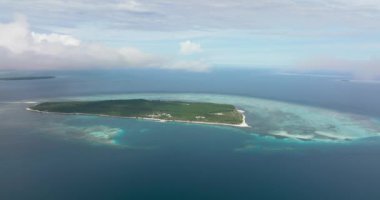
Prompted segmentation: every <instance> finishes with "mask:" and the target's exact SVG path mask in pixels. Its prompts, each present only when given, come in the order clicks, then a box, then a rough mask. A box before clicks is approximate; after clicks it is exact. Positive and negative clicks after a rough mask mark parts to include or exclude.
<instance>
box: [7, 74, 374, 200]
mask: <svg viewBox="0 0 380 200" xmlns="http://www.w3.org/2000/svg"><path fill="white" fill-rule="evenodd" d="M15 75H17V76H21V75H22V76H25V75H39V76H40V75H54V76H56V78H55V79H45V80H22V81H0V199H1V200H3V199H4V200H8V199H9V200H18V199H28V200H29V199H36V200H43V199H58V200H61V199H62V200H69V199H70V200H76V199H92V200H97V199H124V200H125V199H130V200H139V199H155V200H156V199H165V200H169V199H175V200H180V199H183V200H203V199H219V200H227V199H228V200H230V199H231V200H252V199H258V200H266V199H276V200H277V199H281V200H283V199H289V200H298V199H302V200H304V199H307V200H314V199H315V200H330V199H331V200H340V199H342V200H350V199H353V200H372V199H373V200H379V199H380V170H379V169H380V131H379V130H380V129H379V127H378V122H379V118H380V103H379V102H380V84H378V83H376V82H356V81H347V80H348V79H349V78H350V77H346V76H344V75H336V76H313V75H294V74H279V73H275V72H271V71H265V70H243V69H239V70H232V69H229V70H228V69H220V70H214V71H211V72H206V73H194V72H182V71H163V70H151V69H146V70H145V69H139V70H137V69H130V70H93V71H35V72H17V71H13V72H1V73H0V76H15ZM130 94H132V95H134V96H137V97H138V96H139V94H141V96H142V97H146V96H147V94H149V95H153V97H156V96H157V97H160V96H165V95H169V96H171V98H173V96H174V97H175V96H178V98H185V97H186V98H188V97H191V98H195V97H196V98H198V96H197V95H199V98H204V99H206V100H207V99H209V100H210V101H212V100H213V98H216V97H218V98H219V100H220V101H223V100H224V99H226V101H227V100H228V101H231V102H233V101H236V104H237V105H238V106H240V105H241V106H242V107H243V108H245V107H244V106H245V105H246V104H247V102H248V103H250V102H252V104H255V103H256V102H257V103H262V105H263V106H265V107H261V108H260V109H262V110H260V112H265V111H268V113H270V116H269V114H268V116H264V117H263V116H262V115H260V114H258V113H257V112H254V111H255V107H254V106H255V105H253V107H252V108H251V107H249V108H251V109H252V112H247V122H248V123H249V124H250V125H252V126H253V127H252V129H244V128H234V127H222V126H212V125H196V124H185V123H176V122H168V123H159V122H154V121H144V120H135V119H122V118H107V117H96V116H68V115H67V116H62V115H55V114H40V113H33V112H29V111H26V110H25V108H26V107H27V106H28V104H27V103H25V102H27V101H43V100H51V99H53V100H54V99H66V98H69V99H70V98H91V97H92V98H99V97H101V98H108V97H112V98H121V97H123V96H122V95H127V96H128V95H130ZM149 95H148V96H149ZM154 95H156V96H154ZM213 95H216V97H215V96H213ZM218 95H222V96H218ZM235 99H236V100H235ZM255 99H259V100H255ZM272 101H273V106H272ZM276 102H279V103H276ZM247 105H248V104H247ZM276 106H277V107H276ZM298 106H300V107H298ZM272 107H276V108H277V109H280V108H282V107H284V109H285V110H286V111H284V110H281V112H280V111H279V110H271V108H272ZM285 107H286V108H285ZM247 108H248V107H247ZM309 108H310V109H311V110H312V111H315V112H317V113H318V114H315V113H313V112H312V111H310V113H308V112H309ZM319 112H320V113H319ZM289 113H291V114H289ZM340 113H343V114H340ZM314 114H315V115H314ZM260 117H262V118H260ZM303 117H304V118H303ZM330 118H331V120H330ZM268 119H269V121H271V120H273V121H274V123H269V122H267V121H268ZM285 119H286V120H285ZM335 119H337V120H336V121H334V120H335ZM260 120H261V121H260ZM292 120H293V121H294V120H298V121H297V122H296V123H293V122H292ZM300 120H301V121H300ZM284 121H285V122H284ZM329 121H333V122H331V123H332V124H328V125H329V127H324V125H325V124H327V122H329ZM311 122H312V123H311ZM279 123H281V126H279V125H278V124H279ZM300 123H301V124H302V123H305V124H307V123H310V124H309V125H308V126H306V125H305V127H304V126H300ZM263 124H265V126H264V125H263ZM352 124H354V125H352ZM272 126H276V128H277V129H279V130H285V131H289V130H294V131H295V132H297V131H301V132H297V134H294V136H295V138H291V137H283V136H284V135H280V136H275V135H269V134H267V132H268V133H269V132H270V133H272V132H273V130H274V129H273V127H272ZM330 126H334V127H333V128H331V127H330ZM257 127H260V128H257ZM315 127H317V128H315ZM347 127H348V128H347ZM318 128H323V131H320V130H314V129H318ZM297 129H303V130H297ZM309 129H313V130H309ZM325 130H331V131H335V132H333V133H334V134H335V135H334V136H333V137H332V136H330V135H331V134H330V133H329V134H327V133H325V132H324V131H325ZM367 130H368V131H369V132H368V133H367V132H366V131H367ZM104 132H106V133H115V134H116V136H114V137H112V140H111V139H109V138H107V137H105V136H104V137H103V135H102V134H103V133H104ZM359 132H360V133H359ZM281 133H282V132H281ZM316 133H318V134H320V135H318V136H315V135H313V134H316ZM346 133H347V135H345V137H346V136H347V137H350V139H348V140H339V139H338V138H339V137H340V135H339V134H346ZM348 133H349V134H348ZM99 134H100V135H101V137H100V138H99V137H95V136H94V135H96V136H99ZM273 134H277V132H273ZM305 134H306V136H307V137H309V136H310V137H313V138H317V137H322V136H323V137H326V138H328V139H323V137H322V139H321V140H320V139H318V138H317V139H318V140H317V139H316V140H314V139H305V140H304V139H303V136H304V135H305ZM299 135H302V137H301V136H299ZM297 137H298V139H297ZM300 138H301V139H300Z"/></svg>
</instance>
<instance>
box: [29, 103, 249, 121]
mask: <svg viewBox="0 0 380 200" xmlns="http://www.w3.org/2000/svg"><path fill="white" fill-rule="evenodd" d="M28 110H31V111H39V112H53V113H62V114H91V115H101V116H115V117H131V118H144V119H156V120H162V121H182V122H193V123H205V124H220V125H232V126H241V127H246V126H248V125H247V124H246V123H245V116H244V114H243V111H241V110H237V109H236V108H235V106H233V105H229V104H216V103H202V102H183V101H163V100H145V99H129V100H105V101H64V102H44V103H39V104H37V105H35V106H32V107H30V108H29V109H28Z"/></svg>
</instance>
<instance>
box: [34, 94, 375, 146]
mask: <svg viewBox="0 0 380 200" xmlns="http://www.w3.org/2000/svg"><path fill="white" fill-rule="evenodd" d="M136 98H144V99H163V100H183V101H200V102H215V103H228V104H233V105H235V106H236V107H238V108H239V109H242V110H244V111H245V115H246V122H247V123H248V124H249V125H250V126H251V127H249V128H232V127H228V129H231V130H232V129H236V130H235V131H238V132H240V133H241V134H248V135H252V137H254V136H260V137H262V138H265V137H271V138H275V139H276V138H277V139H281V138H282V139H283V140H284V139H285V140H295V141H297V140H298V141H300V140H301V141H320V142H342V141H349V140H356V139H362V138H367V137H374V136H379V135H380V122H379V121H378V120H377V119H376V118H373V117H368V116H363V115H357V114H350V113H343V112H338V111H333V110H328V109H322V108H317V107H311V106H302V105H297V104H291V103H285V102H280V101H272V100H265V99H258V98H252V97H243V96H232V95H216V94H191V93H177V94H168V93H166V94H164V93H155V94H125V95H123V94H121V95H105V96H87V97H69V98H64V97H62V98H59V99H56V100H105V99H136ZM53 100H54V99H53ZM40 101H41V100H40ZM46 101H47V100H46ZM39 115H41V114H39ZM50 115H54V114H42V115H41V117H46V118H48V117H50ZM64 118H66V119H67V120H68V121H75V120H79V121H81V122H88V123H90V122H91V121H93V120H95V121H99V120H102V119H103V120H105V121H107V120H106V119H104V118H105V117H95V116H93V117H91V116H65V117H64ZM112 120H113V121H115V120H116V119H115V118H113V119H112ZM117 120H119V121H120V120H121V121H128V122H129V123H131V122H136V121H138V122H136V123H141V122H140V121H141V120H135V119H117ZM147 123H148V122H147ZM149 123H158V124H156V125H157V126H173V124H177V125H183V126H210V127H213V128H227V127H215V126H212V125H195V124H183V123H180V122H165V123H166V124H162V122H149ZM178 123H179V124H178ZM66 125H67V124H66ZM66 125H65V124H64V123H61V124H54V127H56V129H57V130H59V131H62V130H66V129H67V132H79V133H82V136H81V137H82V138H83V139H84V140H88V141H93V142H97V143H104V144H121V143H122V141H123V135H124V132H128V127H127V128H123V127H112V126H107V124H103V123H97V124H96V125H93V126H84V127H75V126H71V125H67V126H66ZM137 131H140V130H137ZM75 135H78V134H75ZM79 135H81V134H79ZM116 138H117V139H116ZM283 140H281V141H283Z"/></svg>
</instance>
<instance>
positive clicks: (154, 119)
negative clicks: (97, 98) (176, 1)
mask: <svg viewBox="0 0 380 200" xmlns="http://www.w3.org/2000/svg"><path fill="white" fill-rule="evenodd" d="M26 110H28V111H32V112H38V113H54V114H60V115H87V116H100V117H117V118H129V119H143V120H152V121H158V122H170V121H171V122H182V123H193V124H208V125H221V126H233V127H241V128H247V127H250V126H249V125H248V124H247V123H246V121H245V115H244V111H243V110H238V111H239V112H240V113H241V114H242V116H243V122H242V123H241V124H227V123H217V122H201V121H186V120H164V119H158V118H148V117H123V116H114V115H103V114H88V113H59V112H47V111H39V110H33V109H31V108H26Z"/></svg>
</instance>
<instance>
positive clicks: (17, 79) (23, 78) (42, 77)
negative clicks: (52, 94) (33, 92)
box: [0, 76, 55, 81]
mask: <svg viewBox="0 0 380 200" xmlns="http://www.w3.org/2000/svg"><path fill="white" fill-rule="evenodd" d="M52 78H55V76H19V77H2V78H1V77H0V80H1V81H20V80H39V79H52Z"/></svg>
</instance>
